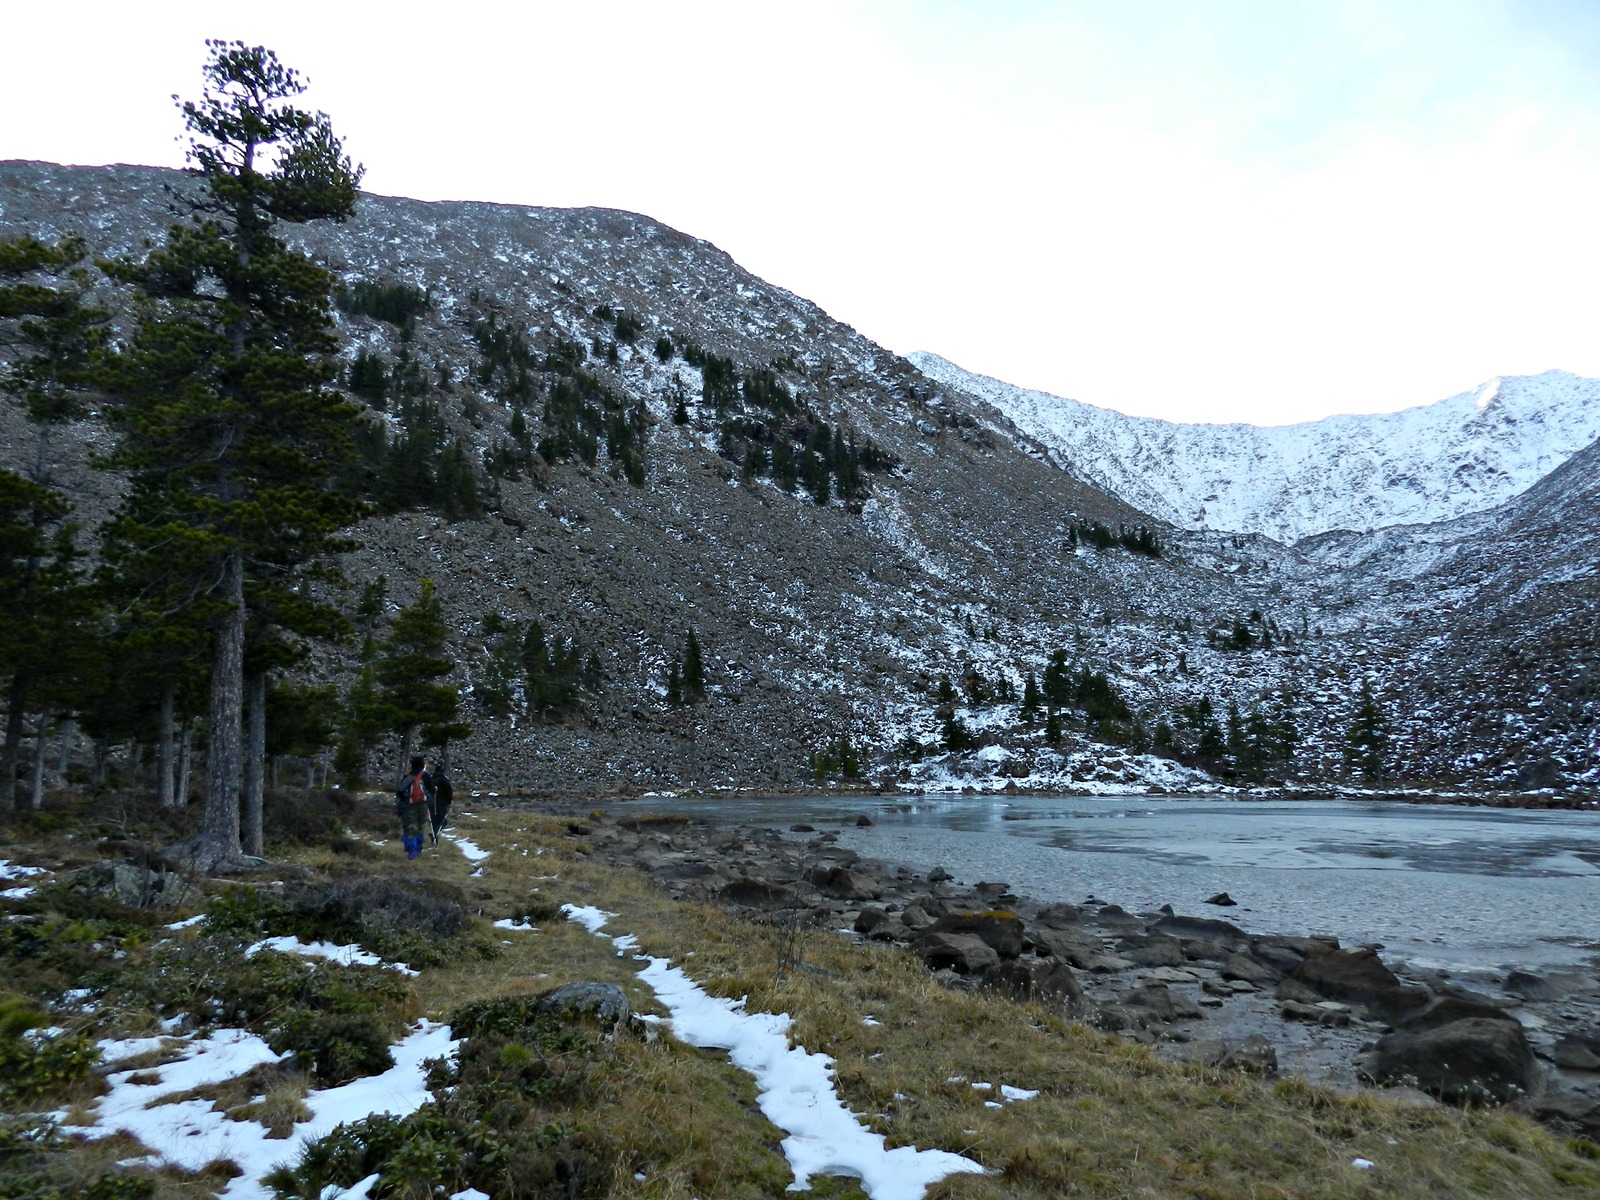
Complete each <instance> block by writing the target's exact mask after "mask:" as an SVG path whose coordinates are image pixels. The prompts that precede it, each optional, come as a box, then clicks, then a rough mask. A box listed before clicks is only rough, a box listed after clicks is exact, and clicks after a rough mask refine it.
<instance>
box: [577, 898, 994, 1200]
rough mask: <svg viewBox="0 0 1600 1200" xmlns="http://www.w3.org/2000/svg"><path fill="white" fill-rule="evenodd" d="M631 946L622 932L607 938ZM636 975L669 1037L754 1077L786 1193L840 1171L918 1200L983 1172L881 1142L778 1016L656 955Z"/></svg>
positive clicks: (873, 1190)
mask: <svg viewBox="0 0 1600 1200" xmlns="http://www.w3.org/2000/svg"><path fill="white" fill-rule="evenodd" d="M562 911H563V912H565V913H566V914H567V916H568V917H569V918H570V919H572V920H574V921H577V922H578V923H579V924H581V925H583V926H584V928H586V929H588V930H589V931H590V932H591V933H594V934H596V935H600V936H604V935H603V934H602V933H601V931H602V929H603V928H604V926H605V922H606V918H607V917H608V916H614V915H615V914H610V913H604V912H602V911H601V910H600V909H598V908H592V907H590V908H580V907H578V906H576V905H570V904H569V905H563V906H562ZM612 942H613V944H614V945H616V946H617V947H618V949H619V950H620V949H631V948H632V947H633V946H634V944H635V939H634V938H633V937H632V936H631V935H624V936H622V937H618V938H613V939H612ZM636 957H638V958H639V959H640V961H642V962H643V963H644V964H645V966H644V969H643V970H641V971H640V972H639V978H641V979H643V980H644V981H645V982H646V983H648V984H649V985H650V986H651V988H652V989H654V991H655V993H656V996H657V998H658V999H660V1001H661V1002H662V1003H663V1004H664V1005H666V1007H667V1010H668V1012H670V1013H671V1014H672V1018H671V1019H672V1031H673V1033H674V1034H675V1035H676V1036H677V1037H678V1038H679V1039H681V1040H682V1041H685V1042H687V1043H688V1044H689V1045H691V1046H697V1047H700V1048H712V1049H718V1050H726V1051H728V1052H729V1057H730V1058H731V1059H732V1061H733V1064H734V1065H735V1066H737V1067H739V1068H740V1069H742V1070H744V1071H748V1072H749V1073H750V1074H751V1075H752V1076H754V1077H755V1081H756V1087H757V1088H758V1096H757V1101H756V1102H757V1104H758V1106H759V1107H760V1109H761V1112H762V1114H763V1115H764V1116H765V1117H766V1118H767V1120H769V1121H771V1122H772V1123H773V1124H774V1125H776V1126H777V1127H778V1128H779V1129H782V1130H784V1131H785V1132H786V1133H787V1134H788V1135H789V1136H788V1137H786V1138H784V1140H783V1153H784V1157H785V1158H787V1159H788V1160H789V1166H790V1168H791V1169H792V1170H793V1171H794V1183H792V1184H790V1186H789V1190H790V1191H803V1190H805V1189H806V1188H807V1186H808V1185H809V1181H810V1179H811V1176H813V1175H848V1176H852V1177H855V1178H858V1179H860V1180H861V1185H862V1188H863V1190H864V1191H865V1192H866V1193H867V1195H868V1196H869V1197H870V1198H871V1200H921V1198H922V1196H923V1195H924V1194H925V1193H926V1192H927V1190H928V1188H929V1187H930V1186H931V1185H933V1184H934V1183H937V1182H938V1181H939V1180H941V1179H944V1178H947V1177H948V1176H950V1175H955V1174H960V1173H970V1174H980V1175H981V1174H983V1173H984V1168H983V1167H982V1166H981V1165H979V1164H978V1163H975V1162H973V1161H972V1160H971V1159H970V1158H963V1157H962V1156H961V1155H959V1154H951V1153H950V1152H948V1151H945V1150H918V1149H916V1148H915V1147H913V1146H899V1147H896V1148H895V1149H893V1150H886V1149H885V1148H884V1138H883V1137H882V1135H880V1134H876V1133H872V1132H870V1131H869V1130H867V1129H866V1128H864V1127H863V1126H862V1125H861V1123H860V1122H859V1121H858V1120H857V1119H856V1116H855V1114H854V1113H852V1112H851V1111H850V1110H849V1109H847V1108H846V1107H845V1106H844V1104H843V1102H842V1101H841V1100H840V1099H839V1096H838V1093H837V1092H836V1091H835V1090H834V1087H833V1060H832V1059H831V1058H829V1057H828V1056H827V1055H825V1054H811V1053H808V1052H807V1051H806V1050H805V1048H804V1047H801V1046H790V1045H789V1037H788V1031H789V1028H790V1026H791V1024H792V1022H791V1020H790V1018H789V1016H788V1014H787V1013H747V1012H745V1011H743V1009H744V1001H743V1000H722V999H718V998H716V997H713V996H710V995H707V994H706V992H705V990H704V989H702V988H701V987H700V986H699V984H697V983H695V982H694V981H693V980H692V979H690V978H689V977H688V976H687V975H686V974H684V972H683V971H682V969H680V968H678V967H673V966H671V965H670V964H669V963H668V961H667V960H666V959H664V958H652V957H649V956H647V955H638V956H636Z"/></svg>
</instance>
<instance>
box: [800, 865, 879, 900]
mask: <svg viewBox="0 0 1600 1200" xmlns="http://www.w3.org/2000/svg"><path fill="white" fill-rule="evenodd" d="M811 882H812V883H813V884H815V885H816V887H817V889H818V890H819V891H821V892H824V893H826V894H827V895H829V896H834V897H837V898H838V899H840V900H876V899H877V898H878V897H879V896H881V895H882V894H883V890H882V889H881V888H880V887H878V884H877V881H876V880H874V879H873V878H872V877H871V876H869V875H863V874H862V873H861V872H860V871H852V870H851V869H850V868H849V867H818V868H816V869H815V870H814V871H812V872H811Z"/></svg>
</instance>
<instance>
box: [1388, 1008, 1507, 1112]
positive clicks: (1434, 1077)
mask: <svg viewBox="0 0 1600 1200" xmlns="http://www.w3.org/2000/svg"><path fill="white" fill-rule="evenodd" d="M1365 1073H1366V1074H1367V1076H1368V1077H1369V1078H1371V1079H1373V1080H1374V1081H1376V1082H1378V1083H1407V1084H1411V1085H1413V1086H1415V1087H1417V1088H1420V1089H1421V1090H1422V1091H1425V1092H1428V1093H1430V1094H1432V1095H1435V1096H1437V1097H1439V1098H1440V1099H1441V1100H1444V1101H1447V1102H1449V1103H1451V1104H1470V1103H1482V1102H1489V1103H1494V1104H1504V1103H1505V1102H1506V1101H1508V1100H1513V1099H1515V1098H1516V1097H1518V1096H1521V1095H1524V1094H1526V1093H1528V1092H1530V1091H1532V1090H1533V1089H1534V1087H1535V1086H1536V1085H1537V1083H1538V1081H1539V1066H1538V1063H1536V1062H1535V1061H1534V1057H1533V1050H1532V1049H1531V1048H1530V1047H1529V1045H1528V1039H1527V1037H1526V1036H1525V1035H1524V1034H1523V1032H1522V1026H1521V1025H1519V1024H1517V1022H1515V1021H1493V1020H1483V1019H1481V1018H1473V1019H1469V1020H1465V1021H1452V1022H1451V1023H1450V1024H1448V1025H1441V1026H1439V1027H1438V1028H1437V1029H1426V1030H1423V1031H1421V1032H1419V1033H1411V1032H1406V1031H1403V1030H1396V1031H1395V1032H1394V1033H1391V1034H1388V1035H1387V1036H1386V1037H1383V1038H1381V1039H1380V1040H1379V1042H1378V1044H1377V1047H1376V1048H1375V1049H1374V1050H1373V1051H1372V1053H1371V1055H1370V1056H1369V1057H1368V1060H1367V1063H1366V1065H1365Z"/></svg>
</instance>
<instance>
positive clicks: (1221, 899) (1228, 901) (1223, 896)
mask: <svg viewBox="0 0 1600 1200" xmlns="http://www.w3.org/2000/svg"><path fill="white" fill-rule="evenodd" d="M1206 903H1207V904H1215V905H1216V906H1217V907H1218V908H1233V907H1235V906H1237V905H1238V903H1239V902H1238V901H1237V900H1235V899H1234V898H1233V897H1232V896H1230V895H1228V893H1227V892H1218V893H1217V894H1216V895H1215V896H1212V897H1211V898H1210V899H1209V900H1207V901H1206ZM1273 1061H1274V1064H1276V1061H1277V1055H1273ZM1273 1070H1277V1066H1276V1065H1274V1066H1273Z"/></svg>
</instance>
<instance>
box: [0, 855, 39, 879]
mask: <svg viewBox="0 0 1600 1200" xmlns="http://www.w3.org/2000/svg"><path fill="white" fill-rule="evenodd" d="M49 873H50V872H49V871H46V870H45V869H44V868H43V867H24V866H19V865H18V864H16V863H13V862H12V861H11V860H10V859H9V858H0V879H29V878H32V877H33V876H35V875H48V874H49Z"/></svg>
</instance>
